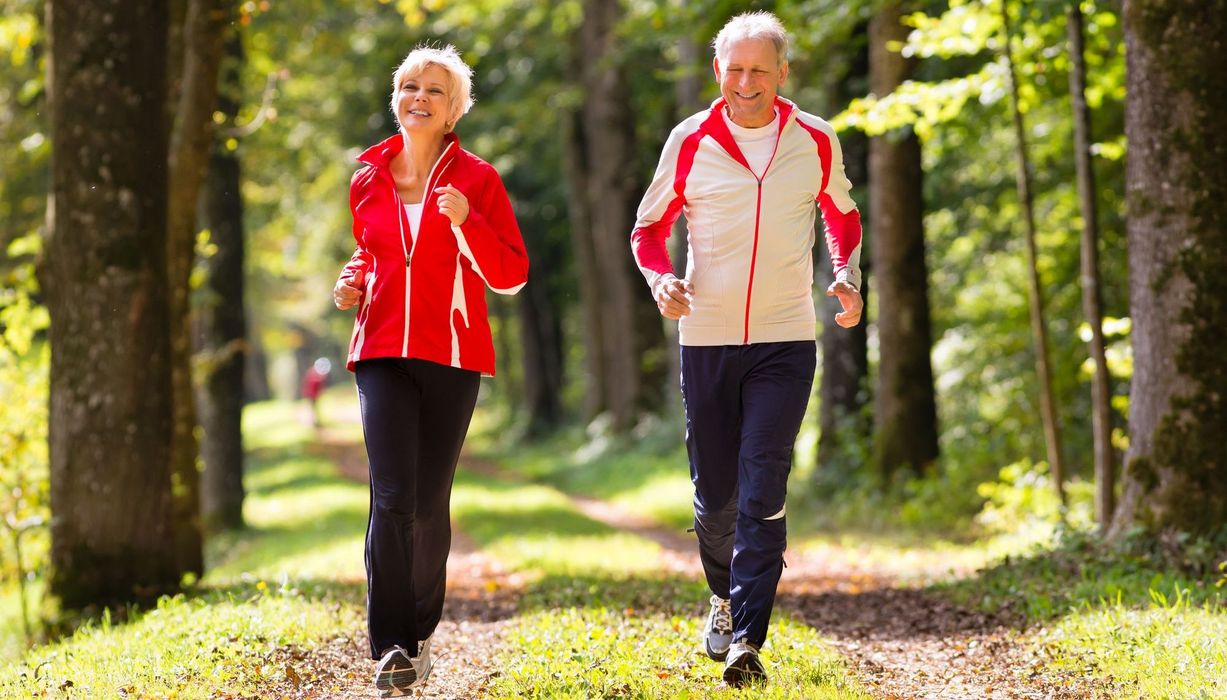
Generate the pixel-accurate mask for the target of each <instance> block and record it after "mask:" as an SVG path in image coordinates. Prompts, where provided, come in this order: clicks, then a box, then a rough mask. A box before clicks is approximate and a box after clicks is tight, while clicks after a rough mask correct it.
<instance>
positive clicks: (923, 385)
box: [869, 3, 937, 480]
mask: <svg viewBox="0 0 1227 700" xmlns="http://www.w3.org/2000/svg"><path fill="white" fill-rule="evenodd" d="M905 9H906V8H905V6H904V5H903V4H902V3H892V4H889V5H887V6H885V7H883V8H882V9H880V10H879V11H878V13H877V14H876V15H875V16H874V17H873V19H872V20H871V21H870V23H869V34H870V49H869V81H870V90H871V91H872V92H873V93H874V94H877V95H886V94H889V93H890V92H892V91H894V89H895V88H896V87H898V86H899V84H900V83H902V82H903V81H904V80H906V79H907V78H908V77H909V76H910V75H911V72H912V61H910V60H909V59H906V58H904V57H903V55H902V54H900V53H899V52H898V51H895V50H892V49H891V48H890V46H889V44H891V43H892V42H899V41H903V40H905V39H906V38H907V34H908V31H909V30H908V28H907V27H905V26H904V25H903V23H902V22H901V18H902V16H903V15H904V13H905ZM869 186H870V195H869V207H870V221H872V222H873V236H872V240H871V243H872V246H873V266H874V272H875V274H876V278H875V279H876V282H877V284H876V293H877V298H878V306H877V309H878V313H877V325H878V347H879V348H880V350H879V352H880V356H879V357H880V359H879V362H878V381H877V390H876V391H875V393H874V399H875V410H874V461H875V463H876V465H877V468H878V469H879V471H880V473H881V475H882V477H883V478H884V479H886V480H889V479H891V478H892V477H893V476H894V474H895V472H896V470H897V469H898V468H899V467H904V466H905V467H908V468H909V469H910V470H911V471H912V473H914V474H920V473H922V471H923V470H924V468H925V466H926V465H928V464H929V463H931V462H932V461H933V460H934V459H935V458H936V457H937V408H936V402H935V399H934V396H933V367H932V364H931V363H930V360H929V355H930V351H931V350H932V346H933V341H932V331H931V329H930V324H929V281H928V280H929V276H928V266H927V265H926V263H925V241H924V198H923V191H922V189H921V164H920V141H919V139H917V138H916V135H915V134H914V133H912V132H911V131H902V132H896V133H891V134H884V135H882V136H877V137H874V138H872V139H870V143H869Z"/></svg>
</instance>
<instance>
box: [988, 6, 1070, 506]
mask: <svg viewBox="0 0 1227 700" xmlns="http://www.w3.org/2000/svg"><path fill="white" fill-rule="evenodd" d="M1006 3H1007V0H1001V22H1002V28H1003V30H1004V33H1005V41H1004V42H1003V45H1004V48H1003V51H1004V52H1005V59H1006V63H1007V64H1008V66H1009V74H1010V110H1011V112H1012V114H1013V118H1014V119H1013V120H1014V136H1015V139H1016V145H1015V148H1016V152H1015V156H1016V161H1017V165H1018V167H1017V170H1016V174H1015V180H1016V181H1017V185H1018V200H1019V202H1020V204H1021V205H1022V210H1023V223H1024V224H1025V226H1026V239H1027V271H1028V276H1027V279H1028V281H1029V283H1030V286H1029V289H1030V294H1029V297H1030V302H1031V304H1030V308H1031V336H1032V340H1033V342H1034V343H1035V374H1036V376H1037V378H1038V379H1039V384H1040V386H1039V390H1040V419H1041V420H1042V421H1043V425H1044V443H1045V445H1046V447H1047V452H1048V468H1049V473H1050V474H1051V476H1052V483H1053V486H1054V487H1055V488H1056V492H1057V496H1058V497H1059V498H1060V499H1061V503H1062V504H1064V503H1065V466H1064V459H1063V458H1062V457H1061V425H1060V422H1059V421H1058V419H1057V406H1056V401H1055V399H1054V398H1053V396H1052V369H1051V367H1052V364H1051V362H1050V361H1049V357H1048V328H1047V326H1046V324H1045V322H1044V290H1043V287H1041V286H1040V273H1039V267H1038V257H1039V256H1038V253H1037V251H1036V246H1035V205H1034V202H1033V201H1032V197H1031V166H1030V163H1029V160H1028V158H1027V130H1026V127H1025V126H1024V124H1023V116H1022V109H1021V108H1020V107H1019V104H1018V76H1017V73H1016V71H1015V70H1014V53H1013V51H1012V50H1011V48H1010V42H1011V41H1012V39H1013V36H1012V32H1011V28H1010V12H1009V7H1008V6H1007V4H1006Z"/></svg>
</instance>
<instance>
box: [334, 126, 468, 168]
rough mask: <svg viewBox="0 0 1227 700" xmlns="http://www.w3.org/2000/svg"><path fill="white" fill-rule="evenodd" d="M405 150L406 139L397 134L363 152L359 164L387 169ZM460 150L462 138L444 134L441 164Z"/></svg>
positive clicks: (453, 134) (440, 157) (454, 134)
mask: <svg viewBox="0 0 1227 700" xmlns="http://www.w3.org/2000/svg"><path fill="white" fill-rule="evenodd" d="M403 150H405V139H404V138H403V137H402V136H401V134H400V133H399V132H397V133H395V134H393V135H391V136H389V137H388V138H386V139H384V140H383V141H380V142H379V143H377V144H375V145H374V146H371V147H370V148H368V149H366V150H365V151H363V152H362V154H361V155H359V156H358V162H360V163H365V164H367V165H372V166H375V167H377V168H386V167H388V164H389V163H391V162H392V159H393V158H395V157H396V154H397V153H400V152H401V151H403ZM458 150H460V138H459V137H458V136H456V133H455V132H450V133H447V134H444V135H443V153H442V154H441V155H440V156H439V160H440V162H442V161H445V160H447V159H448V158H451V157H452V156H453V155H455V153H456V151H458Z"/></svg>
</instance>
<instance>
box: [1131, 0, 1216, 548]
mask: <svg viewBox="0 0 1227 700" xmlns="http://www.w3.org/2000/svg"><path fill="white" fill-rule="evenodd" d="M1122 15H1123V20H1124V35H1125V64H1126V88H1127V92H1126V98H1125V137H1126V141H1127V146H1128V151H1127V153H1128V155H1127V161H1126V166H1125V180H1126V201H1127V205H1128V223H1127V225H1126V230H1127V234H1128V244H1129V291H1130V294H1129V301H1130V313H1131V315H1132V318H1133V361H1134V373H1133V383H1132V388H1131V390H1130V411H1129V433H1130V437H1129V450H1128V453H1127V455H1126V457H1125V468H1124V488H1123V492H1122V496H1121V503H1120V505H1119V507H1118V510H1117V512H1116V516H1115V518H1114V519H1113V526H1112V533H1110V534H1112V535H1117V536H1119V535H1121V534H1124V533H1125V532H1127V531H1128V530H1129V529H1130V528H1132V527H1133V526H1135V525H1141V526H1145V527H1148V528H1151V529H1154V530H1181V531H1186V532H1193V533H1207V532H1213V531H1217V530H1218V529H1220V528H1222V526H1223V523H1224V522H1227V442H1225V441H1224V439H1223V436H1224V435H1227V363H1224V362H1223V358H1224V357H1227V303H1225V301H1224V300H1227V235H1225V234H1224V232H1225V231H1227V132H1224V130H1223V128H1222V124H1221V120H1219V119H1218V118H1216V117H1217V116H1218V115H1222V114H1224V113H1227V72H1224V71H1223V70H1222V65H1223V59H1224V57H1225V54H1227V51H1225V49H1224V43H1223V42H1224V39H1223V37H1225V36H1227V3H1225V2H1223V0H1211V1H1210V2H1206V1H1204V0H1126V2H1125V4H1124V8H1123V11H1122Z"/></svg>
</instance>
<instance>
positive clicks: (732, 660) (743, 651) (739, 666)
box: [724, 642, 767, 688]
mask: <svg viewBox="0 0 1227 700" xmlns="http://www.w3.org/2000/svg"><path fill="white" fill-rule="evenodd" d="M766 681H767V670H766V669H765V668H763V662H762V661H761V660H760V659H759V658H758V647H756V646H754V645H753V644H749V643H747V642H736V643H734V644H732V645H730V646H729V652H728V660H727V661H725V662H724V682H725V683H728V684H729V685H730V686H732V687H734V688H741V687H743V686H745V685H748V684H750V683H765V682H766Z"/></svg>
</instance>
